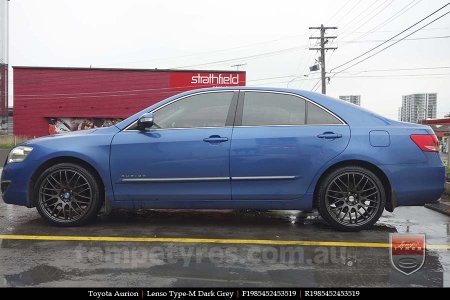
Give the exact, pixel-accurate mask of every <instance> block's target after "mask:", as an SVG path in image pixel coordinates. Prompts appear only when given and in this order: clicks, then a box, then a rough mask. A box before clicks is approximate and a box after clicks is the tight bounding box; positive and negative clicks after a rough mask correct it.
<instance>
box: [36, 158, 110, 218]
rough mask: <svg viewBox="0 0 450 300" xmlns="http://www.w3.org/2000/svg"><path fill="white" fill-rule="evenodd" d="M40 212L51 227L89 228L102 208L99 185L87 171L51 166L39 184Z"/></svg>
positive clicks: (38, 205) (37, 202) (37, 193)
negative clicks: (86, 225)
mask: <svg viewBox="0 0 450 300" xmlns="http://www.w3.org/2000/svg"><path fill="white" fill-rule="evenodd" d="M34 196H35V201H36V208H37V210H38V212H39V214H40V215H41V216H42V217H43V218H44V219H45V220H46V221H48V222H49V223H51V224H54V225H58V226H78V225H83V224H86V223H88V222H90V221H92V220H93V219H95V217H96V216H97V214H98V211H99V209H100V207H101V205H102V198H101V193H100V188H99V184H98V183H97V180H96V179H95V177H94V176H93V175H92V174H91V172H90V171H89V170H87V169H86V168H84V167H82V166H80V165H76V164H72V163H61V164H57V165H54V166H51V167H50V168H48V169H47V170H45V171H44V172H43V174H42V175H41V176H40V177H39V178H38V180H37V181H36V185H35V188H34Z"/></svg>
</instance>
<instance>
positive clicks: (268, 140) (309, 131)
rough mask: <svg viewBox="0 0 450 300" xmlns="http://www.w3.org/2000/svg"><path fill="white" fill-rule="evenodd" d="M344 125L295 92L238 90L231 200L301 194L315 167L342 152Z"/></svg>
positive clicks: (345, 134)
mask: <svg viewBox="0 0 450 300" xmlns="http://www.w3.org/2000/svg"><path fill="white" fill-rule="evenodd" d="M349 138H350V130H349V127H348V126H347V125H346V124H345V123H344V122H343V121H342V120H340V119H339V118H338V117H336V116H334V115H333V114H332V113H330V112H328V111H327V110H325V109H324V108H322V107H320V106H318V105H316V104H315V103H313V102H310V101H309V100H305V99H303V98H301V97H299V96H296V95H291V94H285V93H276V92H261V91H246V92H241V93H240V97H239V102H238V108H237V112H236V120H235V126H234V129H233V137H232V143H231V157H230V174H231V178H232V180H231V185H232V197H233V200H289V199H297V198H301V196H302V195H303V194H305V192H306V191H307V189H308V187H309V185H310V184H311V181H312V179H313V177H314V176H315V174H316V173H317V171H318V170H319V169H320V167H321V166H323V165H324V164H325V163H326V162H327V161H329V160H330V159H332V158H333V157H335V156H337V155H338V154H339V153H341V152H342V151H343V150H344V149H345V148H346V146H347V144H348V141H349Z"/></svg>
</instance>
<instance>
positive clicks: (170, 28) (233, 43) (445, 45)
mask: <svg viewBox="0 0 450 300" xmlns="http://www.w3.org/2000/svg"><path fill="white" fill-rule="evenodd" d="M447 3H448V1H441V0H334V1H332V0H315V1H298V0H277V1H264V0H259V1H250V0H227V1H206V0H190V1H181V0H178V1H175V0H163V1H160V0H152V1H144V0H127V1H123V0H122V1H116V0H72V1H68V0H39V1H35V0H11V1H10V5H9V18H10V48H9V64H10V65H11V66H50V67H65V66H66V67H90V66H91V67H105V68H159V69H162V68H179V69H209V70H211V69H220V70H235V69H237V68H238V67H236V66H235V65H238V64H243V66H240V67H239V69H240V70H245V71H246V72H247V85H250V86H269V87H287V86H288V87H290V88H299V89H305V90H312V89H317V90H318V91H320V84H317V83H318V78H319V77H320V72H310V71H309V66H311V65H313V64H314V63H315V60H316V59H318V57H319V54H318V53H317V51H311V50H308V48H309V47H310V46H314V44H312V43H311V42H310V39H309V37H310V36H317V35H318V32H317V31H315V30H310V29H309V27H310V26H320V24H324V25H325V26H336V27H338V29H337V30H328V31H327V34H329V35H332V36H337V39H336V40H334V41H330V43H329V45H330V46H337V47H338V49H337V50H335V51H332V50H329V51H327V54H326V64H327V72H331V73H329V76H330V77H331V78H330V82H329V84H328V85H327V94H328V95H330V96H333V97H338V96H339V95H348V94H355V95H361V102H362V103H361V105H362V106H363V107H365V108H368V109H370V110H372V111H375V112H377V113H380V114H382V115H384V116H387V117H389V118H393V119H397V116H398V107H399V106H400V105H401V96H402V95H407V94H413V93H437V94H438V109H437V111H438V117H442V116H444V114H447V113H449V112H450V38H449V36H450V14H448V15H446V16H444V17H442V18H441V19H439V20H437V21H435V22H434V23H432V24H430V25H428V26H427V27H425V28H424V29H422V30H420V31H418V32H417V33H414V34H413V35H411V36H410V37H408V38H407V40H403V41H400V42H398V43H397V44H396V45H394V46H392V47H390V48H388V49H386V50H384V51H382V52H380V53H379V54H376V55H374V56H373V57H371V58H369V59H367V60H366V61H364V62H362V63H360V64H358V65H356V66H353V67H351V68H349V69H348V70H345V71H344V72H342V73H339V74H334V73H333V72H338V71H342V70H343V69H344V68H345V67H349V66H351V65H352V64H353V62H358V60H356V61H355V60H354V61H353V62H352V63H349V64H347V65H345V66H343V67H341V68H336V67H337V66H339V65H341V64H342V63H345V62H347V61H351V60H352V59H354V58H355V57H357V56H359V55H360V54H362V53H364V52H365V51H367V50H370V49H371V48H373V47H375V46H377V45H379V44H381V43H382V42H383V41H385V40H387V39H389V38H391V37H393V36H395V35H396V34H398V33H400V32H401V31H403V30H404V29H406V28H408V27H409V26H411V25H413V24H414V23H416V22H418V21H419V20H421V19H422V18H424V17H426V16H427V15H429V14H430V13H432V12H434V11H435V10H437V9H438V8H440V7H442V6H444V5H445V4H447ZM447 11H450V5H449V6H447V7H446V8H444V9H443V10H441V12H439V13H437V14H435V15H433V16H432V17H430V18H428V19H426V20H425V21H423V22H422V23H420V24H419V25H418V26H415V27H413V28H412V29H411V30H409V31H407V32H406V33H404V34H402V35H400V36H398V37H397V38H395V39H394V40H393V41H395V40H396V39H399V38H402V37H404V36H405V35H406V34H408V33H411V32H412V31H413V30H415V29H418V28H419V27H420V26H423V25H425V24H426V23H428V22H430V21H432V20H433V19H434V18H436V17H438V16H440V15H442V14H443V13H445V12H447ZM389 44H390V43H387V44H384V45H383V46H381V47H379V48H377V49H376V50H375V51H372V52H370V53H369V54H372V53H375V52H376V51H378V50H381V49H382V48H383V47H384V46H387V45H389ZM364 57H367V55H366V56H363V57H361V58H364ZM405 69H406V70H405ZM411 69H414V70H411ZM386 70H388V71H386Z"/></svg>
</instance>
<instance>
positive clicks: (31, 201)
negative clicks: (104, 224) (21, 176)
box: [28, 156, 105, 207]
mask: <svg viewBox="0 0 450 300" xmlns="http://www.w3.org/2000/svg"><path fill="white" fill-rule="evenodd" d="M59 163H73V164H77V165H80V166H82V167H84V168H86V169H87V170H89V171H90V172H91V173H92V175H93V176H94V178H95V180H96V181H97V183H98V185H99V188H100V197H102V202H103V201H105V183H104V182H103V179H102V177H101V176H100V173H99V172H98V171H97V169H96V168H94V166H92V164H90V163H89V162H87V161H85V160H83V159H81V158H78V157H73V156H58V157H53V158H51V159H49V160H46V161H45V162H43V163H42V164H41V165H40V166H39V167H37V169H36V170H35V171H34V173H33V175H31V179H30V183H29V186H28V195H29V197H28V203H29V207H34V206H36V199H35V197H34V193H33V191H34V186H35V184H36V181H37V179H38V178H39V176H40V175H41V174H42V172H43V171H44V170H46V169H48V168H50V167H51V166H54V165H56V164H59Z"/></svg>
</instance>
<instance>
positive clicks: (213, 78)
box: [191, 73, 239, 85]
mask: <svg viewBox="0 0 450 300" xmlns="http://www.w3.org/2000/svg"><path fill="white" fill-rule="evenodd" d="M191 83H192V84H212V85H239V74H235V75H233V74H225V75H224V74H222V73H219V74H217V73H209V74H207V75H200V73H198V74H197V75H194V76H192V79H191Z"/></svg>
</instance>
